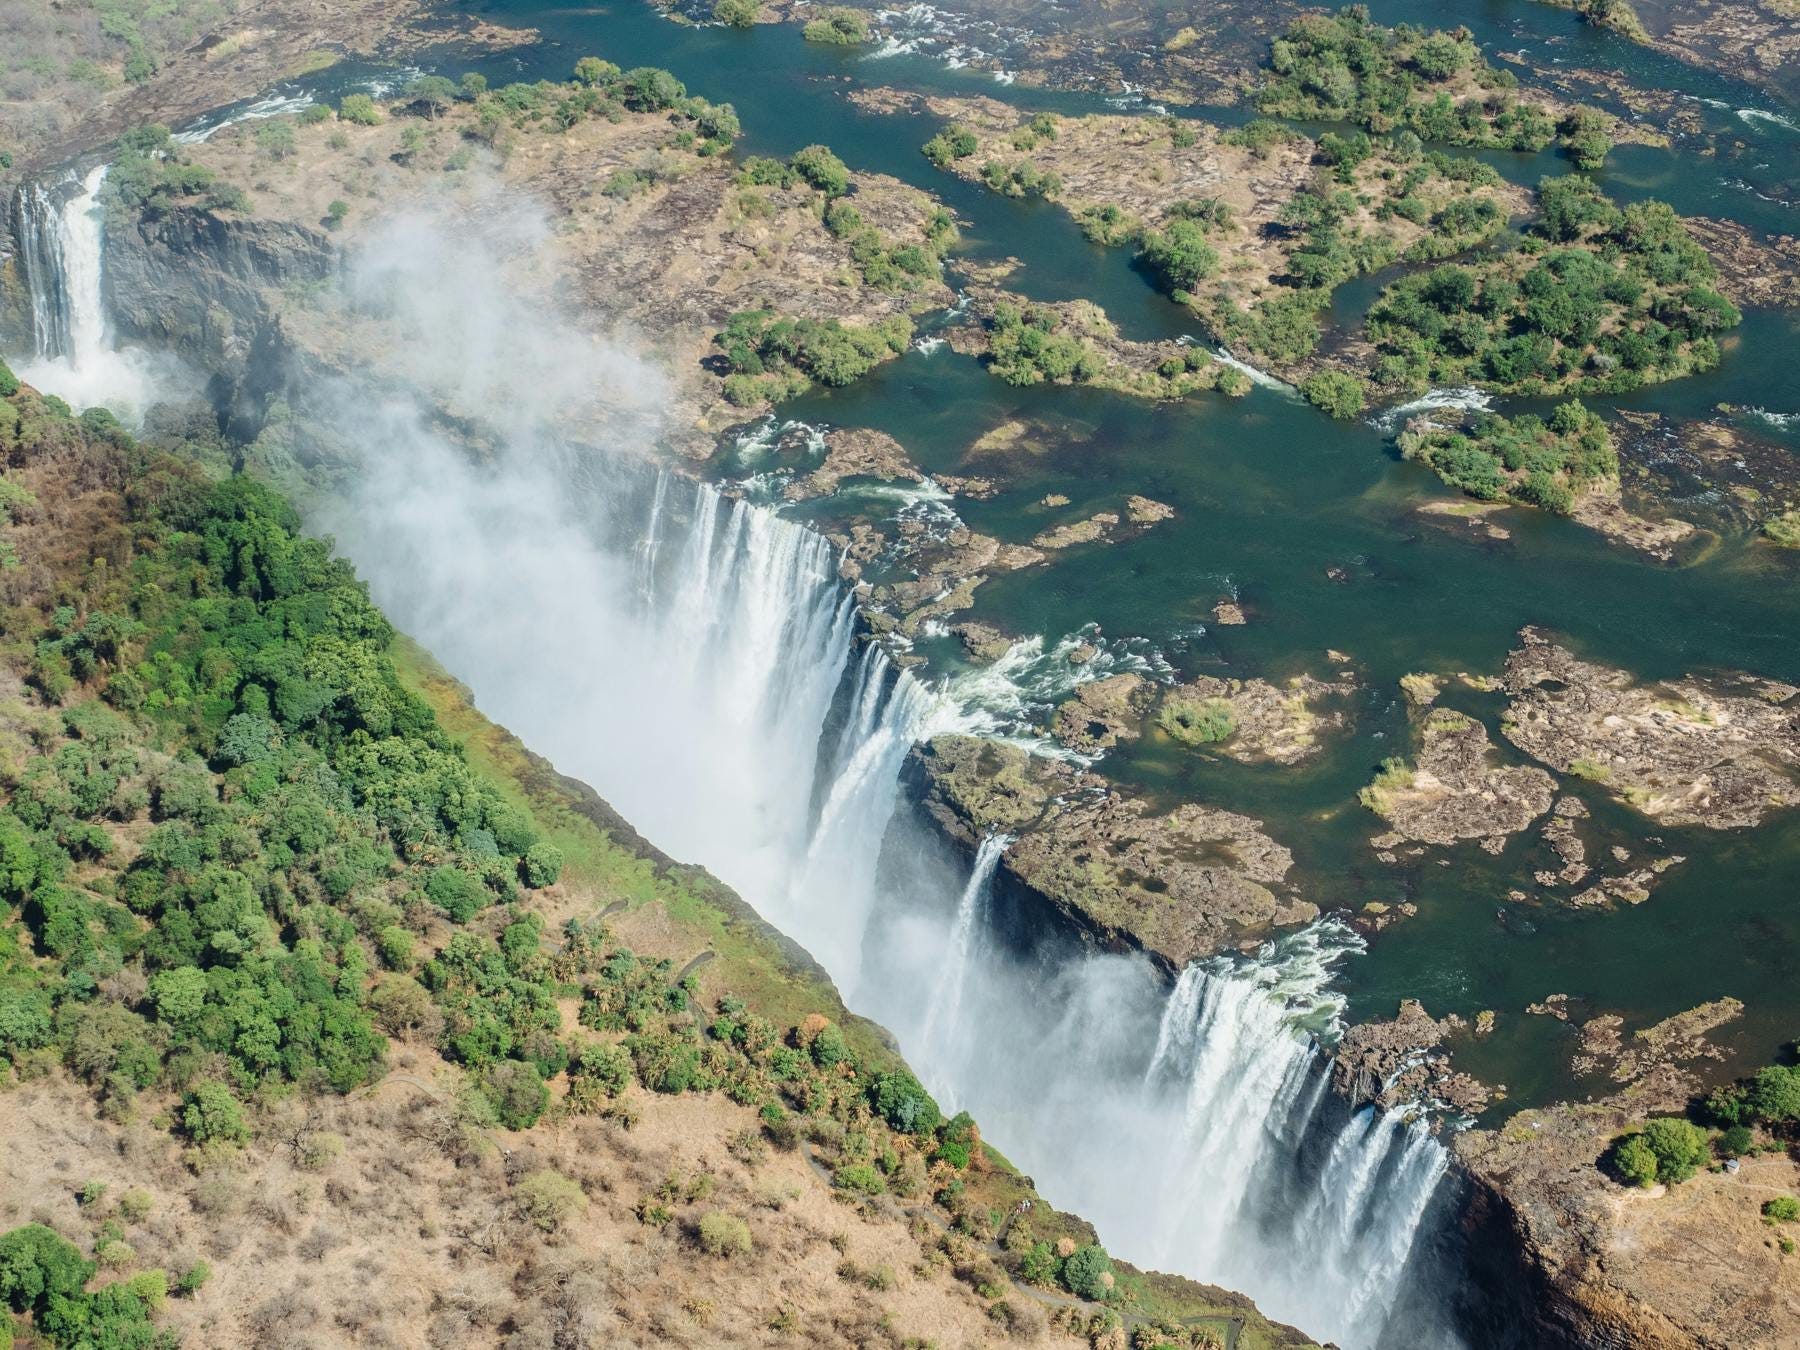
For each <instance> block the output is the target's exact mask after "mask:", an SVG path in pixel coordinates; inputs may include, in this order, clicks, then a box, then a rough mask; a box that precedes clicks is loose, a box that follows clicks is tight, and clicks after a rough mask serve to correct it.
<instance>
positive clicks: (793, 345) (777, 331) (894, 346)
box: [713, 309, 913, 407]
mask: <svg viewBox="0 0 1800 1350" xmlns="http://www.w3.org/2000/svg"><path fill="white" fill-rule="evenodd" d="M912 333H913V326H912V321H911V320H910V319H908V318H907V317H906V316H905V315H900V314H896V315H894V316H893V317H892V318H889V319H884V320H883V321H882V322H881V323H879V324H876V325H874V326H872V327H863V326H860V325H857V324H845V323H840V322H838V320H836V319H826V320H825V321H823V322H820V321H818V320H816V319H790V318H787V317H786V316H783V315H778V314H776V313H775V311H774V310H769V309H753V310H744V311H742V312H740V313H737V314H733V315H732V316H731V318H730V319H729V320H728V321H727V323H726V325H725V329H724V331H723V332H721V333H718V334H716V335H715V336H714V337H713V345H714V346H716V347H718V348H719V349H720V350H721V351H722V352H723V353H724V357H723V361H724V368H725V370H726V371H727V372H729V373H728V374H727V375H726V378H725V397H726V398H728V399H729V400H731V402H733V403H735V404H737V405H738V406H739V407H752V406H754V405H756V404H758V403H763V402H770V403H779V402H780V401H781V400H782V399H785V398H793V397H794V396H795V395H797V394H801V393H804V392H805V391H806V389H807V388H808V387H809V386H811V385H812V384H813V383H814V382H817V383H819V384H828V385H845V384H850V383H853V382H854V381H856V380H859V379H861V378H862V377H863V376H864V375H867V374H868V373H869V372H870V371H871V370H873V369H874V368H875V366H876V365H877V364H879V363H880V362H882V361H885V360H887V359H888V357H890V356H898V355H899V354H900V353H901V352H903V351H905V350H906V344H907V343H908V342H910V341H912Z"/></svg>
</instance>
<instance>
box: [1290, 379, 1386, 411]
mask: <svg viewBox="0 0 1800 1350" xmlns="http://www.w3.org/2000/svg"><path fill="white" fill-rule="evenodd" d="M1300 392H1301V393H1302V394H1303V395H1305V396H1306V401H1307V402H1308V403H1310V404H1312V405H1313V407H1315V408H1317V409H1319V410H1320V411H1321V412H1324V413H1326V414H1328V415H1329V416H1332V417H1336V418H1338V419H1340V420H1345V421H1347V420H1349V419H1350V418H1353V417H1357V416H1360V415H1361V413H1362V411H1363V409H1365V408H1367V407H1368V406H1369V391H1368V389H1367V388H1366V387H1365V386H1364V384H1363V382H1362V381H1361V380H1359V379H1357V378H1356V376H1354V375H1351V374H1349V373H1348V372H1346V371H1341V370H1321V371H1319V372H1317V373H1316V374H1314V375H1310V376H1308V377H1307V379H1306V381H1305V383H1303V384H1302V385H1301V386H1300Z"/></svg>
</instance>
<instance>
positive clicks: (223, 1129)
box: [181, 1083, 250, 1146]
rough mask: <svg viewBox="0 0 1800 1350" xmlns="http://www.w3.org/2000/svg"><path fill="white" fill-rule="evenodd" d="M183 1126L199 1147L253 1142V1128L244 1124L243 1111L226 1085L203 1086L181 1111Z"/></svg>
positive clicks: (194, 1092)
mask: <svg viewBox="0 0 1800 1350" xmlns="http://www.w3.org/2000/svg"><path fill="white" fill-rule="evenodd" d="M181 1125H182V1128H183V1129H184V1130H186V1131H187V1136H188V1138H190V1139H192V1140H193V1141H194V1142H195V1143H196V1144H200V1145H203V1146H204V1145H206V1144H211V1143H215V1142H217V1143H223V1144H245V1143H248V1142H249V1141H250V1126H249V1125H248V1124H247V1123H246V1122H245V1120H244V1108H243V1107H242V1106H241V1105H239V1103H238V1099H237V1098H236V1097H234V1096H233V1095H232V1093H231V1089H230V1088H228V1087H226V1086H225V1085H224V1084H223V1083H202V1084H200V1086H199V1087H197V1088H195V1089H194V1090H193V1091H192V1092H190V1093H188V1095H187V1099H186V1101H185V1102H184V1104H183V1105H182V1108H181Z"/></svg>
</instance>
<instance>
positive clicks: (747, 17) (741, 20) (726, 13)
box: [712, 0, 760, 28]
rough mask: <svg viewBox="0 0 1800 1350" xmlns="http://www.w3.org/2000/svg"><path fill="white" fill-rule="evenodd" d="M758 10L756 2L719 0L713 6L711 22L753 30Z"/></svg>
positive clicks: (755, 0) (749, 0)
mask: <svg viewBox="0 0 1800 1350" xmlns="http://www.w3.org/2000/svg"><path fill="white" fill-rule="evenodd" d="M759 8H760V6H759V5H758V4H757V0H719V3H718V4H716V5H714V6H713V12H712V16H713V22H714V23H722V24H726V25H728V26H730V27H732V28H754V27H755V26H756V15H757V11H758V10H759Z"/></svg>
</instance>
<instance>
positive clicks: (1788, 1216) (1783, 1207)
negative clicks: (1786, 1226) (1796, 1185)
mask: <svg viewBox="0 0 1800 1350" xmlns="http://www.w3.org/2000/svg"><path fill="white" fill-rule="evenodd" d="M1762 1212H1763V1218H1765V1219H1768V1220H1770V1221H1771V1222H1773V1223H1795V1222H1800V1200H1796V1199H1795V1198H1794V1197H1793V1196H1791V1195H1778V1196H1776V1197H1775V1198H1774V1199H1773V1200H1765V1201H1763V1207H1762Z"/></svg>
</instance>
